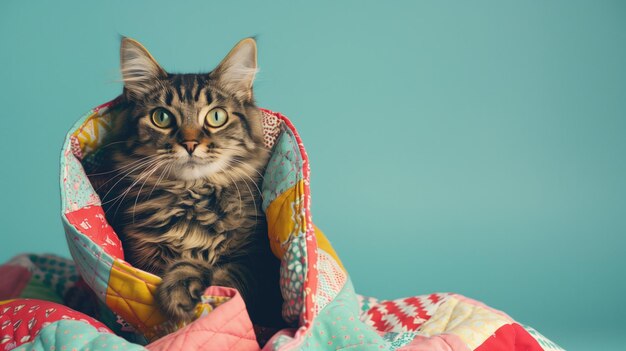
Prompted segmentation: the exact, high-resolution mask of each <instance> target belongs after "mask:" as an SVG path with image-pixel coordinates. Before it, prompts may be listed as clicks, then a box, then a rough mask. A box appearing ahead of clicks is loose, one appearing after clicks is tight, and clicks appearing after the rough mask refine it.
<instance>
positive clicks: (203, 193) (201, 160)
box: [94, 38, 282, 326]
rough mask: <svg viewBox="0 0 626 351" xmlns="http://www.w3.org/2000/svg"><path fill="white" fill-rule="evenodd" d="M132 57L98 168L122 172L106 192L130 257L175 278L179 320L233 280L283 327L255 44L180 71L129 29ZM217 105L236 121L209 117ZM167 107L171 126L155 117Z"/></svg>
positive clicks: (170, 295) (168, 307) (165, 287)
mask: <svg viewBox="0 0 626 351" xmlns="http://www.w3.org/2000/svg"><path fill="white" fill-rule="evenodd" d="M121 64H122V75H123V78H124V93H123V96H122V99H123V101H124V102H123V104H122V106H123V107H122V111H120V114H119V115H120V117H119V121H118V123H117V124H116V133H114V135H116V138H114V139H112V140H111V141H110V142H109V144H108V145H106V146H104V147H105V149H103V150H104V152H103V154H104V158H105V159H106V161H107V162H105V165H106V166H105V167H104V168H105V169H102V170H98V173H99V174H106V175H107V176H108V175H111V174H112V175H113V176H112V177H110V179H108V180H107V181H106V182H105V183H106V184H105V185H104V186H102V187H100V189H98V193H99V194H100V196H101V199H102V203H103V206H104V207H105V210H106V214H107V218H108V220H109V222H110V223H111V224H112V225H113V227H114V228H115V230H116V232H117V233H118V234H119V235H120V238H121V239H122V242H123V245H124V251H125V255H126V259H127V260H128V261H129V262H130V263H131V264H133V265H134V266H135V267H138V268H141V269H143V270H146V271H149V272H152V273H155V274H157V275H160V276H162V277H163V283H162V284H161V285H160V286H159V287H158V289H157V294H156V298H157V302H158V303H159V306H160V307H161V309H162V311H163V312H164V313H165V314H166V315H167V316H168V317H169V318H170V320H172V321H188V320H190V319H191V318H192V317H193V308H194V306H195V304H196V303H197V302H198V301H199V298H200V294H201V292H202V291H203V290H204V289H205V288H206V287H207V286H209V285H222V286H229V287H233V288H236V289H238V290H239V291H240V293H241V294H242V295H243V297H244V300H245V301H246V304H247V305H248V306H249V309H250V314H251V317H252V319H253V321H254V322H255V323H259V324H262V325H268V326H271V325H274V326H277V325H280V324H281V323H282V320H281V318H280V310H281V302H282V298H281V296H280V291H279V286H278V274H279V261H278V260H277V259H276V258H275V257H274V256H273V255H272V254H271V251H270V249H269V243H268V237H267V224H266V222H265V217H264V214H263V212H262V210H261V209H260V204H261V194H260V190H259V185H258V184H259V182H260V180H261V175H262V173H263V170H264V168H265V165H266V163H267V159H268V156H269V152H268V150H266V149H265V148H264V145H263V135H262V126H261V114H260V111H259V109H258V108H257V107H256V106H255V104H254V101H253V94H252V81H253V79H254V74H255V72H256V44H255V42H254V41H253V40H252V39H245V40H243V41H242V42H240V43H239V44H238V45H237V46H236V47H235V48H234V49H233V50H232V51H231V53H230V54H229V55H228V56H227V57H226V58H225V59H224V60H223V61H222V63H220V65H219V66H218V67H217V68H216V69H215V70H214V71H212V72H211V73H207V74H171V73H167V72H166V71H165V70H164V69H163V68H161V67H160V66H159V65H158V63H157V62H156V60H154V58H153V57H152V56H151V55H150V54H149V53H148V51H147V50H146V49H145V48H144V47H143V46H141V44H139V43H138V42H136V41H134V40H132V39H127V38H124V39H123V40H122V47H121ZM216 107H219V108H221V109H223V110H224V111H226V113H227V115H228V120H227V122H226V123H225V124H224V125H223V126H220V127H217V128H213V127H210V126H209V125H207V123H205V118H207V113H208V112H209V111H211V110H212V109H214V108H216ZM159 108H164V109H166V110H167V111H168V113H169V114H170V115H171V117H172V118H173V119H174V123H173V125H172V126H171V127H168V128H160V127H158V126H157V125H156V124H155V123H154V122H153V120H152V117H151V116H152V112H153V111H155V109H159ZM190 142H193V145H196V146H195V148H192V149H189V145H188V144H186V143H190ZM94 177H96V176H95V175H94ZM94 181H95V179H94Z"/></svg>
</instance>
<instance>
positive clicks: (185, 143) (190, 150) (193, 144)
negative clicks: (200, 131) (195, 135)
mask: <svg viewBox="0 0 626 351" xmlns="http://www.w3.org/2000/svg"><path fill="white" fill-rule="evenodd" d="M181 144H182V145H183V146H184V147H185V149H187V152H188V153H189V154H190V155H191V154H193V150H195V149H196V146H198V142H197V141H193V140H191V141H183V142H182V143H181Z"/></svg>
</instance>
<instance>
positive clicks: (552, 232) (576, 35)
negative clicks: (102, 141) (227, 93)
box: [0, 1, 626, 350]
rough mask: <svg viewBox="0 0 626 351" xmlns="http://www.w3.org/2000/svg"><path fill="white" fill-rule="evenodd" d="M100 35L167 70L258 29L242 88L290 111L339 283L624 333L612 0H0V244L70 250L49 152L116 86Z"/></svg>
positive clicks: (617, 23)
mask: <svg viewBox="0 0 626 351" xmlns="http://www.w3.org/2000/svg"><path fill="white" fill-rule="evenodd" d="M120 35H126V36H130V37H133V38H136V39H138V40H140V41H141V42H142V43H144V45H145V46H146V47H147V48H148V49H149V50H150V51H151V52H152V53H153V55H154V56H155V57H156V58H157V60H159V61H160V63H161V64H162V65H163V66H164V67H165V68H166V69H168V70H171V71H178V72H198V71H208V70H210V69H211V68H213V67H214V66H215V65H216V64H217V63H218V62H219V61H220V59H221V58H222V57H223V56H224V55H225V54H226V53H227V52H228V50H229V49H230V48H231V47H232V46H233V45H234V44H235V43H236V42H237V41H238V40H240V39H241V38H243V37H246V36H250V35H257V37H258V43H259V50H260V52H259V63H260V67H261V73H260V74H259V75H258V80H257V82H256V84H255V88H256V96H257V99H258V102H259V105H261V106H263V107H266V108H269V109H273V110H276V111H280V112H283V113H285V114H286V115H287V116H289V117H290V118H291V119H292V121H293V122H294V123H295V125H296V126H297V127H298V129H299V132H300V134H301V136H302V137H303V139H304V142H305V145H306V147H307V150H308V153H309V156H310V159H311V165H312V191H313V198H312V206H313V216H314V217H313V218H314V220H315V222H316V224H317V225H318V226H319V227H321V228H322V230H324V231H325V232H326V234H327V235H328V237H329V238H330V240H331V242H332V243H333V245H334V246H335V248H336V249H337V251H338V252H339V254H340V256H341V257H342V259H343V262H344V263H345V265H346V267H347V268H348V270H349V272H350V273H351V276H352V279H353V281H354V284H355V286H356V288H357V290H358V291H359V292H360V293H362V294H366V295H375V296H379V297H383V298H393V297H401V296H407V295H414V294H423V293H430V292H435V291H454V292H458V293H461V294H464V295H467V296H470V297H473V298H476V299H479V300H482V301H484V302H486V303H488V304H489V305H492V306H494V307H496V308H499V309H502V310H504V311H506V312H508V313H509V314H510V315H512V316H513V317H515V318H517V319H518V320H520V321H521V322H524V323H527V324H530V325H532V326H534V327H536V328H537V329H538V330H539V331H540V332H542V333H544V334H545V335H547V336H548V337H550V338H552V339H554V340H555V341H556V342H558V343H560V344H562V345H563V346H565V347H566V348H568V349H571V350H585V349H588V350H609V349H615V350H617V349H620V350H624V347H626V346H624V345H626V336H625V335H624V334H625V333H626V332H625V330H626V322H625V319H626V317H625V316H626V303H625V302H624V301H625V300H624V299H625V298H626V281H625V278H626V274H625V268H626V258H625V257H626V249H625V244H626V239H625V234H626V222H625V218H626V135H625V133H626V5H625V3H624V2H619V1H595V2H593V1H525V2H514V1H492V2H482V1H481V2H472V3H469V2H458V3H450V2H445V3H444V2H439V1H434V2H417V1H415V2H383V1H378V2H372V1H337V2H315V3H313V2H305V1H275V2H271V3H270V2H265V3H261V2H259V1H250V2H241V1H229V2H226V1H223V2H215V1H180V2H178V1H150V2H148V1H109V2H107V3H106V4H105V2H90V1H79V2H73V1H64V2H43V1H42V2H39V3H37V2H33V1H2V2H1V3H0V115H1V116H2V121H1V123H2V125H1V126H0V150H1V152H2V153H1V157H2V166H1V167H0V177H1V178H0V180H1V181H0V216H1V217H0V220H1V222H0V223H1V225H2V229H0V233H1V234H0V235H1V237H2V239H1V244H0V261H4V260H7V259H9V258H10V257H11V256H13V255H14V254H17V253H20V252H24V251H30V252H53V253H58V254H61V255H65V256H69V254H68V251H67V249H66V245H65V239H64V235H63V230H62V227H61V223H60V217H59V216H60V213H59V212H60V206H59V189H58V166H59V164H58V159H59V151H60V147H61V144H62V141H63V138H64V136H65V133H66V131H67V130H68V128H69V127H70V126H71V124H72V123H73V122H74V121H75V120H76V119H77V118H78V117H80V116H81V115H82V114H83V113H84V112H86V111H87V110H89V109H90V108H92V107H94V106H96V105H98V104H101V103H103V102H105V101H108V100H110V99H112V98H114V97H115V96H116V95H118V94H119V93H120V91H121V84H120V83H119V73H118V65H119V59H118V46H119V36H120Z"/></svg>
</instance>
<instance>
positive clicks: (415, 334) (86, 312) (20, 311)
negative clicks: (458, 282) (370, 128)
mask: <svg viewBox="0 0 626 351" xmlns="http://www.w3.org/2000/svg"><path fill="white" fill-rule="evenodd" d="M118 106H119V105H118V100H113V101H111V102H108V103H106V104H103V105H101V106H98V107H96V108H95V109H93V110H92V111H90V112H89V113H87V114H86V115H85V116H83V117H82V118H81V119H80V120H78V121H77V122H76V124H75V125H74V126H73V127H72V129H71V130H70V132H69V133H68V135H67V137H66V140H65V144H64V146H63V150H62V154H61V179H60V185H61V199H62V213H61V217H62V221H63V225H64V227H65V237H66V239H67V243H68V246H69V249H70V252H71V255H72V259H71V260H69V259H65V258H60V257H56V256H52V255H35V254H30V255H21V256H17V257H15V258H14V259H12V260H11V261H9V262H7V263H5V264H4V265H2V266H0V277H1V278H0V350H12V349H16V350H24V351H25V350H38V351H39V350H41V351H43V350H46V351H48V350H83V351H87V350H94V351H103V350H146V349H147V350H251V351H252V350H261V349H262V350H281V351H282V350H348V349H349V350H402V351H422V350H432V351H468V350H476V351H504V350H515V351H522V350H524V351H540V350H545V351H550V350H562V349H561V348H560V347H559V346H557V345H556V344H554V343H553V342H551V341H550V340H548V339H547V338H545V337H544V336H542V335H541V334H539V333H538V332H537V331H536V330H534V329H532V328H530V327H528V326H525V325H522V324H520V323H518V322H516V321H515V320H513V319H512V318H511V317H509V316H508V315H506V314H505V313H503V312H500V311H498V310H495V309H493V308H490V307H489V306H486V305H484V304H482V303H480V302H477V301H474V300H472V299H469V298H467V297H464V296H461V295H458V294H452V293H433V294H429V295H421V296H412V297H407V298H401V299H395V300H379V299H376V298H372V297H365V296H361V295H358V294H357V293H356V292H355V290H354V287H353V285H352V282H351V281H350V277H349V275H348V273H347V272H346V270H345V268H344V267H343V265H342V263H341V261H340V259H339V257H338V256H337V253H336V252H335V251H334V250H333V248H332V246H331V244H330V242H329V241H328V240H327V238H326V236H325V235H324V234H323V233H322V231H320V230H319V229H318V228H317V227H316V226H315V225H314V224H313V221H312V217H311V210H310V203H311V192H310V188H309V174H310V167H309V161H308V158H307V154H306V151H305V148H304V145H303V144H302V141H301V140H300V137H299V136H298V132H297V131H296V128H295V127H294V126H293V124H292V123H291V122H290V121H289V119H287V117H285V116H283V115H282V114H280V113H276V112H272V111H269V110H263V126H264V135H265V144H266V146H267V147H268V148H271V150H272V155H271V158H270V161H269V164H268V167H267V170H266V172H265V175H264V180H263V184H262V188H261V190H262V193H263V204H262V207H263V210H264V211H265V214H266V216H267V222H268V229H269V236H270V242H271V250H272V252H273V253H274V254H275V255H276V256H277V257H278V258H280V259H281V268H280V284H281V291H282V294H283V297H284V300H285V302H284V304H283V309H282V313H283V317H284V318H285V320H287V321H288V322H290V323H291V324H292V326H293V327H292V328H287V329H284V330H268V329H264V328H260V327H258V326H254V325H253V324H252V323H251V321H250V318H249V317H248V313H247V311H246V307H245V304H244V302H243V300H242V298H241V296H239V294H238V293H237V291H235V290H233V289H230V288H224V287H217V286H214V287H210V288H208V289H207V290H206V291H205V293H204V296H203V297H202V302H201V303H200V304H198V306H197V307H196V316H197V319H196V320H195V321H193V322H191V323H189V324H187V325H183V324H181V325H179V326H178V330H177V331H175V332H173V333H170V334H168V335H166V336H164V337H160V338H159V335H161V334H163V333H162V325H163V323H164V322H165V318H164V316H163V315H161V313H160V312H159V310H158V309H157V308H156V307H155V302H154V293H155V288H156V286H158V284H159V283H160V281H161V279H160V278H159V277H158V276H155V275H152V274H150V273H147V272H144V271H141V270H139V269H137V268H135V267H133V266H131V265H130V264H129V263H127V262H126V261H125V260H124V251H123V249H122V246H121V242H120V240H119V238H118V237H117V235H116V233H115V231H114V230H113V229H112V228H111V227H110V226H109V225H108V223H107V221H106V218H105V216H104V212H103V210H102V207H101V203H100V199H99V197H98V195H97V194H96V192H95V191H94V187H93V186H92V184H91V183H90V181H89V179H88V178H87V176H86V169H89V168H91V167H92V166H93V165H94V164H97V162H98V160H99V157H100V156H101V152H103V150H104V148H102V146H103V145H106V143H107V141H108V140H110V137H111V135H110V134H111V133H112V130H113V128H112V126H113V124H114V123H115V121H116V117H118V116H119V109H118V108H117V107H118Z"/></svg>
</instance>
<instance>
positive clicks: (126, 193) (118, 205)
mask: <svg viewBox="0 0 626 351" xmlns="http://www.w3.org/2000/svg"><path fill="white" fill-rule="evenodd" d="M159 161H161V160H159V159H157V160H154V162H153V163H152V164H150V166H148V167H146V169H144V170H143V171H141V173H139V175H138V176H137V179H136V180H135V181H134V182H133V183H132V184H131V185H130V186H129V187H128V188H126V190H125V191H124V193H123V196H122V199H121V200H119V202H118V204H117V207H116V209H115V213H114V214H113V217H115V216H117V212H118V211H119V209H120V206H121V205H122V203H123V202H124V199H125V198H126V195H128V193H129V192H130V191H131V190H132V188H134V187H135V185H137V184H138V183H139V182H140V181H141V180H142V179H143V178H144V177H147V176H149V174H148V172H150V171H151V170H152V169H153V168H154V166H155V165H156V164H158V162H159ZM111 207H113V205H111Z"/></svg>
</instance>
